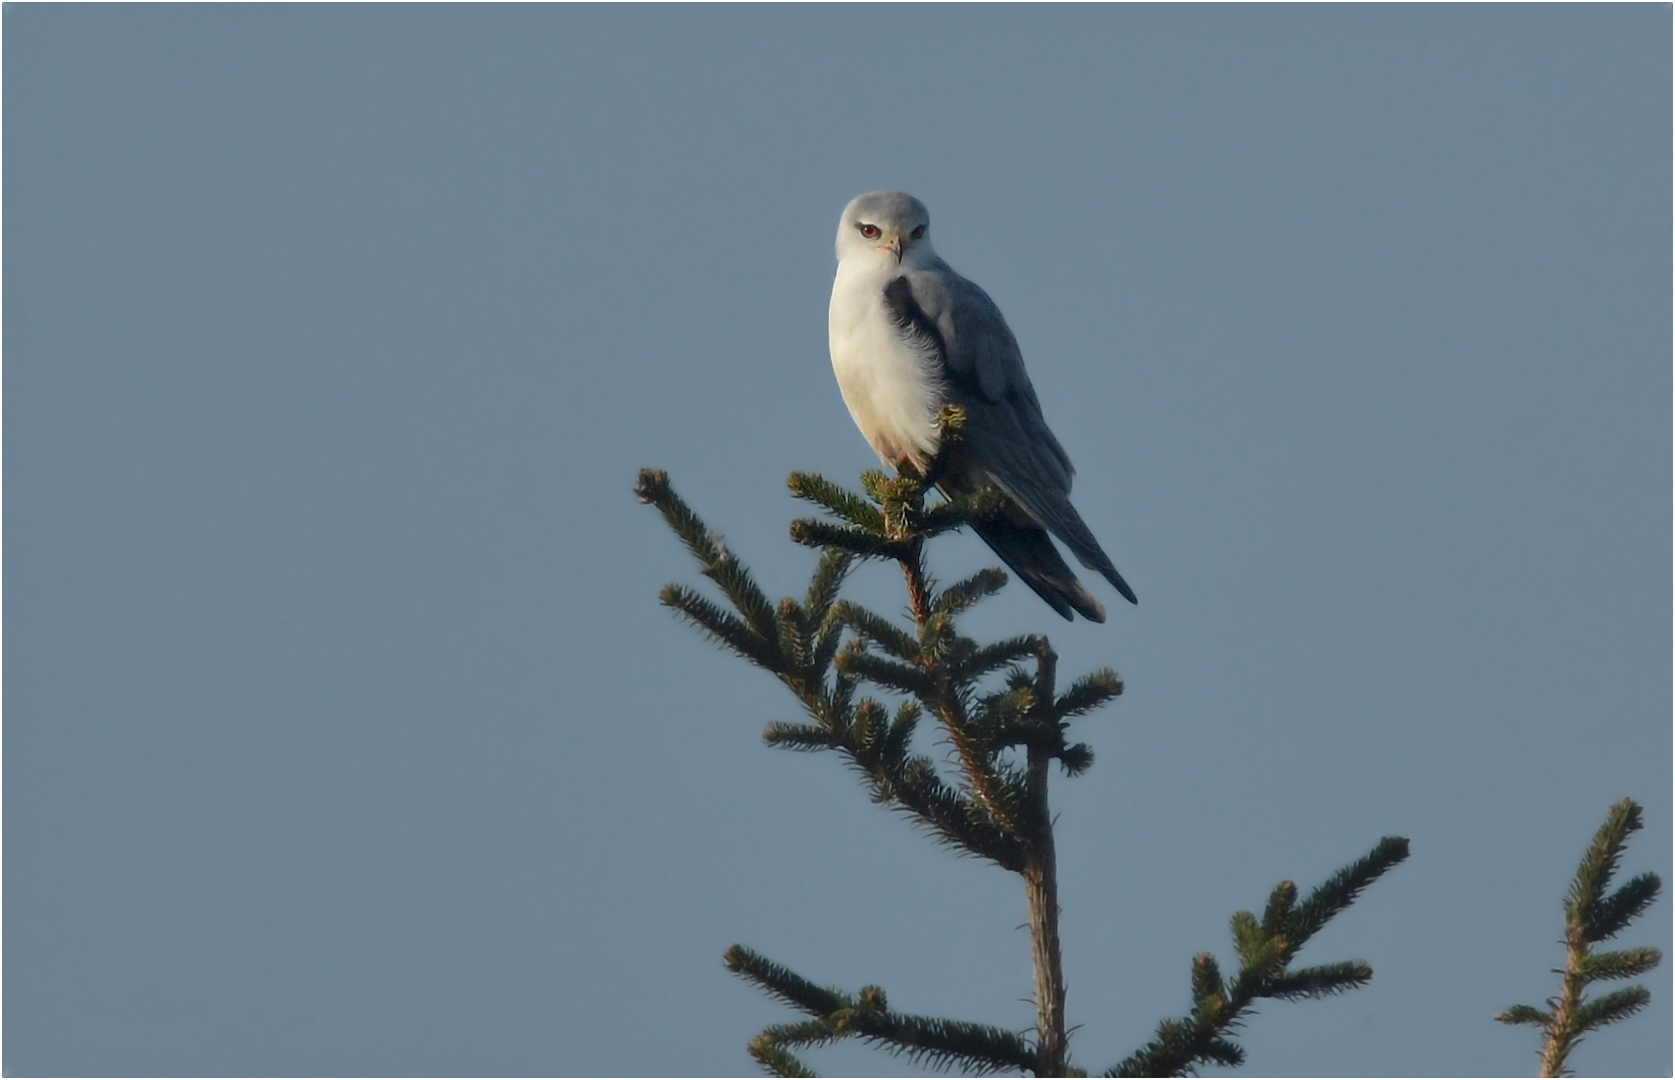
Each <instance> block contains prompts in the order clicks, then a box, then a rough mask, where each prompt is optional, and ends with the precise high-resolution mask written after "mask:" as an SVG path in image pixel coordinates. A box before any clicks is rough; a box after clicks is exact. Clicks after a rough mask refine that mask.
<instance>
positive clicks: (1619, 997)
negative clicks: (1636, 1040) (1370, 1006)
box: [1495, 799, 1663, 1076]
mask: <svg viewBox="0 0 1675 1080" xmlns="http://www.w3.org/2000/svg"><path fill="white" fill-rule="evenodd" d="M1642 824H1643V821H1642V816H1641V809H1640V804H1639V803H1637V802H1635V801H1634V800H1633V799H1624V800H1622V801H1621V802H1619V803H1616V804H1614V805H1613V806H1612V807H1611V809H1610V811H1609V812H1608V813H1607V814H1606V815H1605V822H1604V824H1602V825H1600V827H1599V830H1598V831H1597V832H1595V833H1594V838H1593V842H1592V843H1590V844H1589V845H1588V849H1587V851H1586V852H1584V853H1583V855H1582V862H1581V864H1580V865H1579V866H1577V868H1576V876H1575V877H1574V878H1572V879H1571V883H1570V889H1569V891H1568V892H1567V893H1566V895H1565V904H1564V914H1565V966H1564V969H1563V970H1555V972H1554V973H1555V974H1557V975H1560V976H1562V982H1561V985H1560V990H1559V993H1558V995H1557V996H1556V997H1550V998H1548V999H1547V1002H1546V1005H1547V1008H1545V1009H1538V1008H1536V1007H1535V1006H1533V1005H1514V1006H1513V1007H1512V1008H1510V1009H1508V1010H1506V1011H1505V1012H1503V1013H1501V1014H1499V1015H1497V1016H1496V1017H1495V1019H1496V1020H1499V1021H1500V1022H1501V1023H1503V1024H1528V1025H1530V1026H1531V1027H1536V1028H1540V1029H1542V1031H1543V1034H1544V1038H1543V1041H1542V1051H1541V1075H1542V1076H1566V1075H1569V1070H1568V1068H1567V1063H1568V1061H1569V1059H1570V1054H1571V1052H1572V1051H1573V1050H1575V1049H1576V1047H1577V1045H1578V1044H1579V1043H1581V1041H1582V1037H1583V1036H1584V1035H1586V1034H1587V1033H1588V1032H1590V1031H1597V1030H1599V1029H1600V1028H1602V1027H1605V1026H1606V1025H1607V1024H1615V1023H1616V1022H1617V1021H1619V1020H1627V1019H1628V1018H1629V1017H1631V1016H1633V1015H1634V1014H1635V1013H1637V1012H1639V1011H1640V1010H1641V1009H1644V1008H1645V1007H1646V1006H1647V1005H1648V1004H1650V1003H1651V1000H1652V994H1651V991H1649V990H1647V989H1646V988H1645V987H1644V986H1639V985H1636V986H1626V987H1623V988H1622V989H1619V990H1613V991H1610V992H1609V993H1605V994H1601V995H1598V996H1596V997H1589V996H1588V995H1587V988H1588V987H1589V986H1591V985H1592V984H1594V983H1596V982H1604V981H1608V980H1613V979H1632V978H1635V977H1637V976H1640V975H1644V974H1646V972H1648V971H1651V970H1652V969H1653V968H1655V967H1657V966H1658V964H1659V963H1661V962H1662V960H1663V954H1662V953H1661V952H1659V951H1658V950H1657V949H1654V948H1651V947H1649V946H1637V947H1633V948H1628V949H1617V950H1612V951H1609V952H1595V951H1594V949H1593V946H1594V945H1597V944H1598V943H1600V942H1602V941H1607V940H1609V939H1611V938H1613V937H1616V936H1617V935H1618V934H1619V933H1621V932H1622V931H1623V930H1624V929H1626V928H1627V927H1628V924H1629V923H1630V922H1632V921H1633V920H1634V919H1635V918H1636V917H1637V916H1639V915H1640V914H1641V913H1642V912H1644V911H1645V910H1646V909H1647V908H1648V907H1650V906H1651V904H1652V902H1653V901H1654V900H1656V899H1657V897H1658V892H1659V890H1660V889H1662V888H1663V883H1662V882H1661V881H1659V880H1658V876H1657V875H1656V874H1652V873H1645V874H1637V875H1636V876H1634V877H1632V878H1630V879H1629V880H1628V881H1627V882H1625V883H1624V884H1623V886H1622V887H1621V888H1619V889H1618V890H1617V891H1616V892H1614V893H1610V894H1609V895H1607V892H1606V890H1608V889H1610V888H1611V879H1612V878H1613V877H1614V876H1615V875H1616V873H1617V869H1618V866H1619V864H1620V863H1621V861H1622V855H1623V851H1624V850H1625V849H1626V848H1627V846H1628V838H1629V834H1630V833H1633V832H1636V831H1638V830H1639V829H1640V828H1641V826H1642Z"/></svg>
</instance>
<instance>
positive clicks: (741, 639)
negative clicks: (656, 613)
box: [661, 585, 780, 671]
mask: <svg viewBox="0 0 1675 1080" xmlns="http://www.w3.org/2000/svg"><path fill="white" fill-rule="evenodd" d="M661 599H662V601H663V604H664V606H666V607H669V608H673V609H674V611H675V612H676V614H678V615H680V616H681V617H682V618H684V619H686V621H687V622H689V623H691V624H692V625H693V626H696V627H697V628H698V629H699V630H701V631H703V632H704V635H705V636H706V637H708V638H709V639H710V640H711V641H713V642H715V643H716V644H717V645H723V646H726V647H727V648H729V649H732V650H733V651H734V652H736V653H738V654H739V655H740V656H742V657H744V658H745V659H746V660H749V661H750V662H751V663H753V664H755V665H756V666H757V667H762V668H767V669H768V670H769V671H775V670H777V669H778V668H779V666H780V663H779V650H778V648H777V645H778V642H777V640H771V641H770V640H766V639H764V638H763V637H762V635H760V634H758V633H757V632H756V631H754V630H752V629H751V628H750V627H748V626H746V625H745V624H744V623H743V622H742V621H741V620H739V619H738V618H737V617H735V616H733V615H730V614H728V613H727V612H725V611H722V610H721V609H720V608H719V607H717V606H716V605H715V604H714V603H713V602H712V601H710V600H709V599H708V598H706V597H704V596H702V595H700V594H698V593H696V592H694V591H693V590H691V589H689V588H687V587H686V586H685V585H665V586H663V593H662V597H661ZM776 638H777V635H776Z"/></svg>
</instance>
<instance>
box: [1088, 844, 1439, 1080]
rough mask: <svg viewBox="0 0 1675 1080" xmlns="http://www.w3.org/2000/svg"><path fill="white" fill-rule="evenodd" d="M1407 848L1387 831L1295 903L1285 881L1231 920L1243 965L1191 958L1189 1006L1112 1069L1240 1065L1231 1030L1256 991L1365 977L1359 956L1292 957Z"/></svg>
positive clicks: (1368, 972) (1312, 987) (1308, 988)
mask: <svg viewBox="0 0 1675 1080" xmlns="http://www.w3.org/2000/svg"><path fill="white" fill-rule="evenodd" d="M1407 855H1408V842H1407V841H1406V840H1404V839H1402V838H1400V837H1386V838H1385V839H1384V840H1381V841H1380V842H1379V844H1378V846H1377V847H1375V848H1374V849H1373V850H1372V851H1371V852H1370V853H1369V854H1368V855H1366V856H1365V857H1363V858H1361V859H1358V860H1356V861H1355V862H1354V863H1351V864H1350V865H1349V866H1347V867H1345V868H1344V869H1342V870H1340V871H1338V872H1337V873H1336V874H1334V875H1332V877H1331V878H1329V879H1327V881H1326V882H1325V883H1324V884H1322V885H1321V886H1320V887H1319V888H1317V889H1315V890H1314V892H1312V893H1310V894H1309V898H1308V899H1307V900H1305V901H1304V902H1303V904H1302V906H1301V907H1298V906H1297V905H1296V900H1297V886H1296V885H1294V884H1292V883H1291V882H1289V881H1282V882H1281V883H1280V884H1279V885H1278V886H1277V887H1276V888H1275V889H1274V891H1273V892H1272V893H1271V894H1270V895H1269V897H1268V904H1267V906H1266V908H1265V909H1264V911H1263V915H1262V919H1261V921H1258V920H1257V918H1256V916H1255V915H1253V914H1251V913H1250V912H1248V911H1241V912H1238V913H1237V914H1235V915H1234V916H1233V918H1232V920H1231V928H1232V931H1233V945H1234V951H1235V952H1236V953H1237V955H1238V957H1239V962H1240V969H1239V972H1238V973H1237V974H1236V975H1235V976H1234V977H1233V979H1232V982H1231V983H1228V982H1227V981H1226V980H1224V979H1223V978H1222V976H1221V972H1220V968H1219V967H1218V966H1217V964H1216V961H1215V957H1213V956H1211V955H1210V954H1209V953H1200V954H1199V955H1198V956H1197V957H1195V958H1194V959H1193V967H1192V1012H1191V1014H1190V1015H1188V1016H1186V1017H1184V1018H1182V1019H1179V1020H1165V1021H1163V1022H1162V1023H1160V1024H1159V1025H1158V1027H1157V1034H1156V1035H1155V1036H1154V1037H1153V1039H1152V1041H1151V1042H1149V1043H1147V1044H1146V1045H1145V1046H1143V1047H1141V1048H1140V1049H1139V1050H1138V1051H1136V1052H1135V1053H1134V1054H1132V1055H1131V1056H1129V1057H1128V1058H1127V1059H1126V1060H1124V1061H1123V1062H1121V1063H1120V1064H1118V1065H1116V1066H1115V1067H1114V1068H1112V1069H1111V1070H1110V1071H1109V1072H1107V1073H1106V1074H1105V1075H1107V1076H1183V1075H1187V1074H1190V1073H1192V1072H1193V1071H1194V1070H1195V1069H1196V1068H1197V1067H1198V1066H1200V1065H1238V1064H1240V1063H1242V1062H1243V1061H1244V1052H1243V1051H1242V1050H1241V1049H1240V1048H1239V1046H1238V1045H1237V1044H1236V1043H1234V1042H1233V1041H1232V1040H1231V1038H1230V1037H1229V1033H1230V1032H1231V1031H1233V1030H1235V1029H1236V1028H1237V1027H1238V1026H1239V1025H1240V1023H1241V1021H1242V1019H1243V1017H1244V1016H1245V1014H1246V1013H1247V1011H1248V1010H1249V1009H1250V1007H1251V1005H1252V1004H1253V1003H1254V1002H1255V1001H1256V1000H1257V999H1259V998H1275V999H1279V1000H1286V1001H1295V1000H1298V999H1300V998H1314V997H1322V996H1324V995H1327V994H1337V993H1343V992H1344V991H1347V990H1352V989H1354V988H1355V987H1357V986H1361V985H1364V984H1365V983H1366V982H1367V981H1368V980H1370V979H1371V978H1372V974H1373V973H1372V968H1370V967H1368V966H1367V965H1366V964H1365V963H1362V962H1361V961H1358V960H1355V961H1347V962H1340V963H1333V964H1321V965H1317V966H1315V967H1309V968H1303V969H1300V970H1298V971H1290V970H1288V968H1289V965H1290V963H1291V960H1292V958H1293V957H1295V956H1296V955H1297V953H1298V951H1299V950H1300V949H1302V947H1303V946H1304V945H1305V944H1307V942H1308V939H1309V938H1310V937H1312V936H1313V935H1314V934H1315V933H1316V932H1318V931H1319V930H1320V928H1321V927H1322V926H1324V925H1325V924H1326V922H1327V921H1329V920H1330V919H1331V918H1332V916H1334V915H1336V914H1337V913H1339V912H1341V911H1342V910H1343V909H1344V908H1347V907H1349V906H1350V904H1352V903H1354V901H1355V898H1356V897H1357V896H1358V895H1360V892H1361V890H1362V889H1364V888H1366V887H1367V885H1369V884H1371V883H1372V882H1373V881H1374V880H1376V879H1377V878H1378V877H1379V876H1380V875H1382V874H1384V873H1385V872H1386V871H1388V870H1390V869H1391V868H1393V867H1394V866H1396V865H1397V864H1399V863H1400V862H1401V861H1402V860H1404V859H1406V858H1407Z"/></svg>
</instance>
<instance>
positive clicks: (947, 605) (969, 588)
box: [931, 566, 1006, 615]
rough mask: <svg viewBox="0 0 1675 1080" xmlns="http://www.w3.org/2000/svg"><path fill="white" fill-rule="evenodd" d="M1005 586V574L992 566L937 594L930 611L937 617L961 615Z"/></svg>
mask: <svg viewBox="0 0 1675 1080" xmlns="http://www.w3.org/2000/svg"><path fill="white" fill-rule="evenodd" d="M1005 585H1006V572H1005V571H1004V570H1000V569H997V568H995V567H993V566H990V567H986V568H984V569H982V570H979V571H977V573H975V574H973V575H971V576H970V577H968V578H965V579H964V580H961V581H956V582H955V583H954V584H952V585H950V586H948V587H947V588H946V589H943V590H942V591H941V592H940V593H938V594H937V596H936V599H935V600H933V601H931V609H932V610H933V611H935V612H936V613H937V614H939V615H963V614H965V613H966V612H967V611H969V610H971V608H972V607H973V606H974V605H975V604H976V603H977V602H978V601H980V600H983V599H986V598H987V597H990V596H993V595H994V594H995V593H997V592H999V591H1000V590H1001V589H1002V588H1003V587H1004V586H1005Z"/></svg>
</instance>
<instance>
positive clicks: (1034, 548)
mask: <svg viewBox="0 0 1675 1080" xmlns="http://www.w3.org/2000/svg"><path fill="white" fill-rule="evenodd" d="M837 258H838V269H837V280H836V282H834V283H833V285H832V306H831V315H830V320H831V321H830V327H829V329H830V333H831V348H832V368H833V370H834V371H836V372H837V380H838V387H839V388H840V389H841V390H842V391H843V400H844V403H845V404H847V405H848V406H849V414H850V415H851V416H853V417H854V418H855V425H856V426H857V427H859V428H860V429H861V434H862V435H865V436H866V439H867V442H869V443H871V444H872V448H873V450H875V451H877V453H878V456H879V458H881V459H882V460H883V461H884V464H886V465H888V466H890V467H891V468H894V469H898V470H899V469H900V468H901V467H902V466H903V465H904V464H911V465H912V466H913V467H914V468H915V469H918V470H920V471H921V472H922V471H923V470H924V469H925V468H926V466H927V465H929V464H930V462H931V461H932V459H933V458H935V457H936V455H937V450H938V448H939V447H938V435H937V425H936V418H937V414H938V412H939V411H940V410H941V409H942V407H943V406H944V405H958V406H960V407H961V408H963V409H964V410H965V415H966V420H965V425H964V427H963V428H962V429H961V439H960V441H959V443H958V444H957V446H956V447H955V450H954V452H953V453H951V454H950V455H949V457H950V458H951V459H952V460H945V461H939V462H937V467H938V471H937V475H936V476H935V477H934V479H935V481H936V485H937V487H939V488H940V489H941V490H942V491H943V493H944V494H946V495H949V496H950V497H955V496H959V495H963V494H966V493H968V492H971V491H975V490H978V489H980V488H982V487H994V488H998V489H999V490H1000V491H1001V493H1002V494H1004V495H1005V496H1006V500H1007V502H1006V506H1005V507H1004V509H1002V510H1001V511H1000V512H999V513H997V514H994V515H992V516H990V517H987V518H985V519H983V520H982V521H980V522H979V523H977V524H976V525H974V526H973V528H975V529H976V532H977V535H978V536H980V537H982V538H983V540H984V542H986V543H987V544H988V545H989V546H990V547H991V548H993V549H994V551H995V554H997V555H999V556H1000V557H1001V559H1003V560H1004V561H1005V563H1006V565H1007V566H1010V567H1011V568H1012V570H1013V572H1014V573H1016V574H1017V575H1018V576H1019V577H1021V578H1023V580H1024V582H1025V584H1027V585H1028V586H1029V587H1030V588H1032V589H1034V590H1035V591H1036V592H1037V593H1038V594H1039V595H1040V596H1041V598H1042V599H1043V600H1045V601H1047V603H1049V604H1051V605H1052V607H1053V610H1055V611H1057V612H1058V613H1059V614H1060V615H1063V616H1064V617H1065V618H1066V619H1070V618H1074V616H1073V615H1072V614H1071V612H1072V611H1075V612H1078V613H1080V614H1081V615H1082V616H1083V617H1084V618H1087V619H1092V620H1093V621H1094V622H1104V621H1105V608H1104V607H1103V606H1102V605H1101V604H1100V602H1099V601H1098V600H1096V599H1094V597H1093V595H1092V594H1091V593H1089V592H1088V590H1087V589H1086V588H1084V587H1083V585H1082V583H1081V582H1080V581H1078V580H1076V575H1075V574H1074V573H1073V572H1072V571H1071V569H1070V567H1069V566H1068V565H1067V564H1066V563H1065V561H1064V558H1063V557H1062V556H1061V555H1060V554H1059V553H1058V549H1057V548H1055V547H1054V546H1053V542H1052V540H1051V539H1050V538H1049V537H1048V534H1049V533H1051V534H1052V535H1053V536H1056V537H1058V538H1059V540H1060V541H1062V542H1063V543H1064V545H1065V546H1066V547H1068V548H1069V549H1070V550H1071V552H1072V553H1073V554H1074V555H1075V556H1076V558H1077V559H1078V560H1080V561H1081V563H1082V565H1083V566H1086V567H1087V568H1088V569H1090V570H1095V571H1098V572H1099V573H1100V574H1101V575H1103V576H1104V578H1105V580H1107V581H1109V582H1110V583H1111V584H1112V585H1113V586H1114V587H1115V588H1116V590H1117V591H1118V592H1119V593H1121V594H1122V595H1123V596H1124V597H1125V598H1126V599H1127V600H1128V601H1129V602H1130V603H1138V602H1139V601H1138V600H1136V599H1135V596H1134V590H1133V589H1130V588H1129V587H1128V582H1126V581H1124V580H1123V579H1122V575H1121V574H1119V573H1117V568H1116V567H1115V566H1112V565H1111V560H1110V559H1109V558H1108V557H1107V556H1106V554H1105V552H1104V551H1103V550H1102V549H1101V548H1100V546H1099V541H1097V540H1095V539H1094V538H1093V533H1091V532H1089V531H1088V527H1087V525H1086V524H1084V523H1083V521H1082V518H1081V515H1080V514H1078V513H1076V508H1075V507H1073V506H1071V505H1070V479H1071V477H1072V476H1073V475H1074V474H1075V470H1074V469H1073V468H1071V466H1070V458H1069V456H1068V455H1066V454H1065V452H1064V447H1062V446H1060V445H1059V441H1058V439H1056V438H1054V437H1053V433H1052V432H1051V431H1050V430H1048V428H1047V421H1046V420H1045V419H1043V418H1042V416H1041V403H1040V401H1038V400H1037V399H1036V396H1035V388H1034V387H1032V386H1031V385H1030V383H1029V375H1028V374H1026V373H1025V371H1024V358H1023V355H1022V354H1021V353H1020V352H1019V351H1018V340H1017V338H1015V337H1013V336H1012V331H1011V329H1009V328H1008V327H1007V325H1006V320H1005V319H1004V318H1003V317H1002V316H1001V314H1000V309H999V308H997V307H995V303H994V301H993V300H990V299H989V296H988V294H987V293H985V292H984V291H983V290H982V289H980V288H978V287H977V286H976V285H974V284H972V283H971V282H970V281H967V280H966V279H965V278H963V277H961V276H960V275H959V274H956V273H955V272H954V271H953V269H952V268H951V267H950V266H949V265H948V264H947V263H945V262H943V261H942V260H941V259H940V258H939V257H938V256H937V254H936V251H935V250H934V249H933V248H932V247H931V240H930V214H929V212H927V211H926V209H925V204H924V203H922V202H920V201H919V200H918V199H915V198H914V197H913V196H911V195H908V194H906V193H904V192H900V191H874V192H872V193H871V194H868V195H862V196H860V197H859V198H857V199H855V201H854V202H851V203H850V204H849V205H848V206H847V207H845V208H844V211H843V217H842V218H841V219H840V220H839V222H838V234H837Z"/></svg>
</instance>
